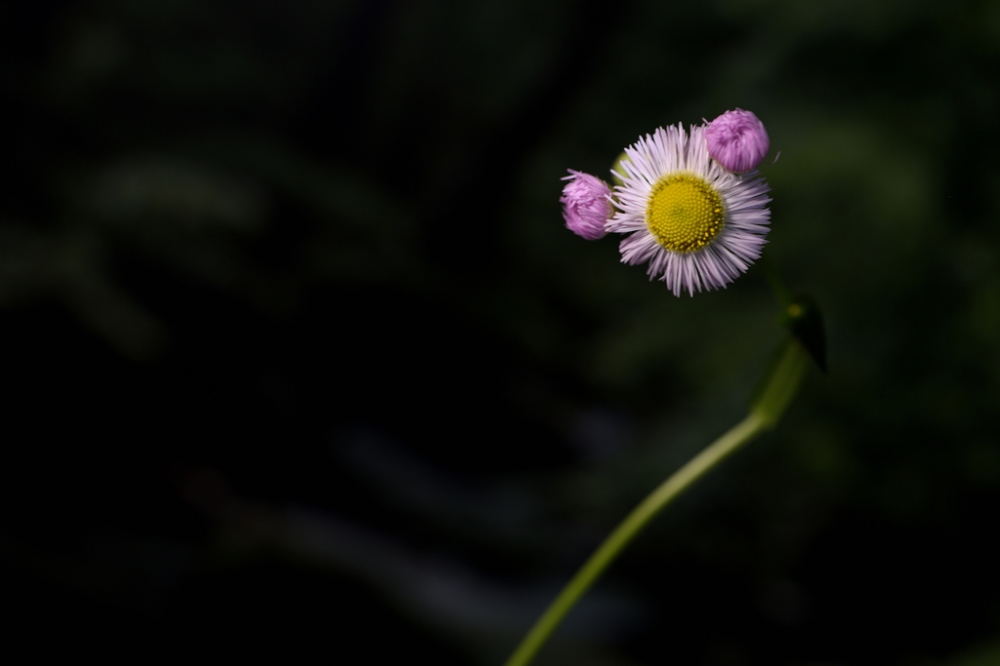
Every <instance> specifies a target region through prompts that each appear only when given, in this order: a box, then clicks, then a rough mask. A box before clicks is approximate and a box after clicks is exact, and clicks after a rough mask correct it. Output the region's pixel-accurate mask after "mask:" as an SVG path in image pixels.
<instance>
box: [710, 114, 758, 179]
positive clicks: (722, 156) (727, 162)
mask: <svg viewBox="0 0 1000 666" xmlns="http://www.w3.org/2000/svg"><path fill="white" fill-rule="evenodd" d="M705 139H706V141H707V142H708V154H709V155H711V156H712V158H713V159H714V160H715V161H716V162H718V163H719V164H721V165H722V166H723V167H724V168H726V169H728V170H729V171H733V172H735V173H742V172H744V171H750V170H751V169H753V168H755V167H756V166H757V165H758V164H760V161H761V160H763V159H764V156H765V155H767V151H768V150H769V149H770V148H771V141H770V139H768V138H767V130H766V129H764V123H762V122H760V120H759V119H758V118H757V116H755V115H754V114H752V113H751V112H749V111H744V110H743V109H735V110H733V111H726V112H725V113H723V114H722V115H721V116H719V117H718V118H716V119H715V120H713V121H712V122H710V123H709V124H708V127H706V128H705Z"/></svg>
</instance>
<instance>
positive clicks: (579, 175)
mask: <svg viewBox="0 0 1000 666" xmlns="http://www.w3.org/2000/svg"><path fill="white" fill-rule="evenodd" d="M569 173H570V175H568V176H566V177H565V178H563V180H568V181H569V182H568V183H566V186H565V187H563V194H562V197H560V199H559V201H560V202H561V203H562V205H563V219H564V220H566V228H567V229H569V230H570V231H572V232H573V233H574V234H576V235H577V236H581V237H583V238H586V239H587V240H597V239H599V238H604V234H606V233H607V231H606V230H605V229H604V225H605V223H606V222H607V221H608V220H609V219H610V218H611V214H612V213H613V212H614V208H612V207H611V188H610V187H608V184H607V183H605V182H604V181H603V180H601V179H600V178H597V177H596V176H591V175H590V174H589V173H583V172H580V171H573V170H572V169H570V170H569Z"/></svg>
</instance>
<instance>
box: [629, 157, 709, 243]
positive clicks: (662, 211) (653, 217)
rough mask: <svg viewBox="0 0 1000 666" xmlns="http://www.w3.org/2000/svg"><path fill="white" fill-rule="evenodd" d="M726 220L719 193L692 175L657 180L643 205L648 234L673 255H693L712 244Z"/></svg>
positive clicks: (681, 174) (671, 176)
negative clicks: (684, 253)
mask: <svg viewBox="0 0 1000 666" xmlns="http://www.w3.org/2000/svg"><path fill="white" fill-rule="evenodd" d="M725 217H726V212H725V206H724V205H723V203H722V197H721V196H720V195H719V193H718V192H717V191H716V190H715V188H714V187H712V186H711V185H709V184H708V183H707V182H705V181H704V180H702V179H701V178H699V177H698V176H695V175H694V174H691V173H673V174H670V175H667V176H664V177H662V178H660V180H659V181H657V182H656V184H655V185H654V186H653V188H652V190H651V191H650V193H649V203H648V204H647V205H646V225H647V226H648V227H649V232H650V233H651V234H652V235H653V238H654V239H656V242H657V243H659V244H660V246H662V247H664V248H666V249H668V250H671V251H673V252H695V251H696V250H700V249H701V248H703V247H705V246H706V245H708V244H709V243H711V242H712V240H713V239H714V238H715V237H716V236H717V235H718V234H719V232H720V231H722V226H723V222H724V220H725Z"/></svg>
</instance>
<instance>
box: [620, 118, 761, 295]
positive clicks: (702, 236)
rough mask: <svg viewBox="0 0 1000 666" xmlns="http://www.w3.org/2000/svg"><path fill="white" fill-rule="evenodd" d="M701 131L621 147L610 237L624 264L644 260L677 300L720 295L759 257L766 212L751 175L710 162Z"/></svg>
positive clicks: (672, 131) (675, 131) (663, 133)
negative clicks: (618, 237)
mask: <svg viewBox="0 0 1000 666" xmlns="http://www.w3.org/2000/svg"><path fill="white" fill-rule="evenodd" d="M705 134H706V130H705V127H703V126H697V127H692V128H691V132H690V135H689V134H688V133H686V132H685V131H684V129H683V128H682V127H681V126H680V125H677V126H676V127H667V128H659V129H657V130H656V131H655V132H654V133H653V135H652V136H649V135H648V134H647V135H646V136H645V137H644V138H640V139H639V141H637V142H636V143H635V145H633V146H631V147H629V148H626V149H625V153H626V155H627V156H628V159H627V160H622V161H621V162H620V164H621V169H622V171H624V174H625V176H624V178H623V179H622V180H623V183H622V184H621V185H618V186H616V187H615V189H616V191H617V193H616V201H615V205H616V206H617V207H618V211H617V212H616V213H615V216H614V218H612V219H611V221H610V222H608V224H607V225H606V228H607V230H608V231H611V232H615V233H622V234H630V235H629V236H628V237H627V238H625V239H624V240H622V242H621V245H620V249H621V253H622V261H623V262H625V263H628V264H633V265H634V264H641V263H644V262H649V268H648V270H647V273H648V274H649V276H650V278H651V279H652V278H654V277H656V278H659V279H660V280H663V281H664V282H665V283H666V285H667V288H668V289H670V290H671V291H673V293H674V295H675V296H680V293H681V292H682V291H687V292H688V293H689V294H691V295H692V296H693V295H694V293H695V292H696V291H702V290H708V289H719V288H721V287H725V286H726V285H727V284H729V283H730V282H732V281H733V280H735V279H736V278H737V277H739V275H740V274H741V273H743V272H745V271H746V270H747V268H749V267H750V265H751V264H753V262H754V261H755V260H756V259H757V258H759V257H760V253H761V248H762V247H763V246H764V244H765V243H766V242H767V241H766V240H765V236H766V235H767V232H768V228H769V225H770V219H771V212H770V211H769V210H768V209H767V204H768V202H770V201H771V199H770V198H769V197H768V196H767V192H768V191H769V188H768V186H767V183H765V182H764V179H763V178H760V177H759V176H758V175H757V174H756V173H749V174H744V175H737V174H735V173H732V172H730V171H727V170H725V169H723V168H722V166H720V164H719V163H718V162H716V161H714V160H712V159H711V158H710V157H709V154H708V146H707V144H706V139H705Z"/></svg>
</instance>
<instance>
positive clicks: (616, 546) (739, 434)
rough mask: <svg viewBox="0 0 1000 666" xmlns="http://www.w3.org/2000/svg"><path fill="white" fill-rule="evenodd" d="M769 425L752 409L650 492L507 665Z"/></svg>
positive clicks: (536, 645) (539, 641) (522, 657)
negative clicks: (660, 517) (658, 518)
mask: <svg viewBox="0 0 1000 666" xmlns="http://www.w3.org/2000/svg"><path fill="white" fill-rule="evenodd" d="M769 425H771V424H769V423H768V422H767V420H766V419H764V418H761V416H760V414H758V413H757V412H756V411H752V412H751V413H750V415H749V416H747V417H746V418H745V419H743V420H742V421H740V422H739V423H737V424H736V425H735V426H733V427H732V428H731V429H730V430H729V431H728V432H726V434H724V435H722V437H719V439H717V440H715V441H714V442H713V443H712V444H710V445H709V446H708V448H706V449H705V450H704V451H702V452H701V453H699V454H698V455H696V456H695V457H694V458H692V459H691V460H690V461H689V462H688V463H687V464H686V465H684V466H683V467H681V468H680V469H679V470H677V471H676V472H674V474H673V475H672V476H670V478H668V479H667V480H666V481H664V482H663V483H661V484H660V485H659V486H658V487H657V488H656V489H655V490H654V491H653V492H652V493H650V494H649V496H648V497H646V499H645V500H643V501H642V503H640V504H639V506H637V507H636V508H634V509H633V510H632V513H630V514H629V515H628V516H626V518H625V520H623V521H622V522H621V524H619V525H618V527H617V528H616V529H615V531H614V532H612V533H611V535H610V536H608V538H607V539H605V540H604V543H602V544H601V546H600V547H599V548H598V549H597V550H596V551H595V552H594V554H593V555H591V556H590V559H589V560H587V561H586V563H584V565H583V567H581V568H580V570H579V571H578V572H577V573H576V575H575V576H573V579H572V580H570V582H569V583H567V585H566V587H564V588H563V590H562V592H560V593H559V596H558V597H556V598H555V601H553V602H552V604H550V605H549V607H548V609H547V610H546V611H545V613H544V614H543V615H542V616H541V617H540V618H538V621H537V622H536V623H535V626H534V627H532V628H531V631H530V632H528V635H527V636H525V637H524V640H522V641H521V644H520V645H519V646H518V647H517V649H516V650H515V651H514V654H512V655H511V657H510V659H508V660H507V664H506V666H524V665H525V664H527V663H529V662H530V661H531V660H532V658H534V656H535V654H536V653H537V652H538V650H539V649H540V648H541V647H542V645H544V644H545V641H546V640H548V638H549V636H550V635H551V634H552V632H553V631H555V629H556V627H558V626H559V623H560V622H562V620H563V618H564V617H566V614H567V613H568V612H569V611H570V609H572V608H573V606H574V605H576V602H577V601H579V600H580V597H582V596H583V595H584V593H585V592H586V591H587V590H588V589H589V588H590V586H591V585H593V583H594V581H595V580H597V578H598V577H599V576H600V575H601V574H602V573H604V570H605V569H607V568H608V566H609V565H610V564H611V563H612V562H613V561H614V560H615V558H616V557H618V554H619V553H621V551H622V550H623V549H624V548H625V546H627V545H628V544H629V542H631V541H632V539H633V538H635V535H636V534H638V533H639V531H640V530H641V529H642V528H643V527H645V525H646V524H647V523H648V522H649V521H650V520H651V519H652V518H653V517H654V516H655V515H656V514H657V513H659V512H660V511H661V510H662V509H663V507H665V506H666V505H667V504H669V503H670V501H671V500H673V499H674V498H675V497H677V496H678V495H679V494H681V493H682V492H683V491H684V490H686V489H687V488H688V487H689V486H691V485H692V484H693V483H694V482H695V481H697V480H698V479H700V478H701V477H702V476H704V475H705V473H706V472H708V471H709V470H710V469H712V468H713V467H715V466H716V465H718V464H719V463H720V462H722V461H723V460H725V459H726V458H727V457H728V456H729V455H730V454H731V453H732V452H733V451H735V450H736V449H738V448H739V447H740V446H742V445H743V444H746V443H747V442H749V441H750V440H751V439H753V438H754V437H755V436H757V435H758V434H759V433H760V432H761V431H762V430H765V429H767V428H768V427H769Z"/></svg>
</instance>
